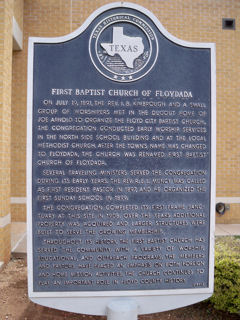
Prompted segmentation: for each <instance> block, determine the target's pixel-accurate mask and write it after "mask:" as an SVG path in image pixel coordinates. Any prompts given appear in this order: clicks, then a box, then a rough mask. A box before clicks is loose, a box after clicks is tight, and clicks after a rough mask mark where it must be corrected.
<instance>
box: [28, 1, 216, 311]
mask: <svg viewBox="0 0 240 320" xmlns="http://www.w3.org/2000/svg"><path fill="white" fill-rule="evenodd" d="M214 52H215V51H214V45H213V44H206V43H189V42H185V41H181V40H179V39H176V38H174V37H173V36H171V35H169V34H168V33H167V31H166V30H164V28H163V27H162V26H161V24H160V23H159V21H158V20H157V19H156V18H155V17H154V16H153V14H152V13H150V12H148V11H147V10H146V9H144V8H142V7H139V6H137V5H133V4H129V3H128V4H124V3H117V4H116V3H115V4H111V5H107V6H104V7H102V8H100V9H99V10H97V11H96V12H95V13H93V14H92V16H91V17H90V18H89V19H88V20H87V21H86V22H85V23H84V25H83V26H82V27H81V28H80V29H78V30H77V31H75V32H74V33H72V34H70V35H68V36H65V37H60V38H30V40H29V78H28V231H29V236H28V259H29V295H30V297H31V298H33V301H37V302H38V301H40V300H38V299H41V298H44V299H45V300H44V301H45V302H44V303H42V304H45V305H48V303H50V302H49V301H53V300H51V299H55V298H59V299H60V298H61V299H60V300H59V301H61V302H60V304H61V306H60V307H59V306H58V308H60V309H61V308H63V309H66V310H68V308H67V307H63V305H64V302H62V301H64V297H68V298H69V297H82V299H83V300H82V301H84V297H97V298H96V299H98V301H106V299H108V300H109V299H111V297H112V296H116V297H117V296H124V297H126V296H131V297H135V299H137V300H139V299H140V300H141V299H143V298H144V297H145V298H146V296H147V298H146V299H149V297H150V296H152V298H151V299H153V300H152V301H154V303H155V304H154V307H151V304H150V307H142V311H141V312H142V313H147V312H154V311H161V310H163V309H164V307H163V308H161V310H160V309H159V306H158V305H156V301H157V300H156V299H159V296H161V299H162V301H165V300H164V299H166V297H167V296H169V298H168V300H167V301H168V302H167V303H166V302H165V303H164V304H165V308H166V305H169V307H168V308H173V307H176V306H179V305H178V304H180V305H186V304H189V303H192V302H196V301H199V300H202V299H205V298H206V297H208V296H210V294H211V292H212V290H213V235H214V227H213V221H214V194H215V187H214V184H215V173H214V170H215V166H214V161H215V133H214V130H215V125H214V123H215V67H214V63H215V60H214V59H215V58H214ZM176 295H177V296H178V297H179V296H180V295H181V298H179V302H176V301H175V302H173V303H172V302H170V301H171V300H173V298H174V300H176ZM190 296H191V298H189V299H190V300H189V301H188V298H186V297H190ZM103 297H105V298H103ZM46 298H48V299H49V300H46ZM34 299H35V300H34ZM104 299H105V300H104ZM194 299H195V300H194ZM140 300H139V301H140ZM104 303H105V302H97V303H96V305H97V304H99V305H100V304H101V307H100V306H99V307H98V306H96V307H95V309H94V310H90V311H89V310H88V309H87V307H86V308H85V309H81V312H86V313H93V314H94V313H95V314H104V311H103V310H104V309H103V305H104ZM139 303H140V302H139ZM85 305H86V304H85ZM170 305H171V306H170ZM82 310H83V311H82ZM71 311H76V309H75V307H72V308H71Z"/></svg>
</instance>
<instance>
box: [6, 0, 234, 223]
mask: <svg viewBox="0 0 240 320" xmlns="http://www.w3.org/2000/svg"><path fill="white" fill-rule="evenodd" d="M109 2H111V1H109V0H90V1H89V0H34V1H32V0H25V1H24V47H23V51H22V52H17V53H14V56H13V96H12V99H13V105H12V110H13V112H12V182H11V193H12V194H11V196H12V197H20V198H23V197H26V186H25V176H26V155H25V147H26V142H25V141H26V83H27V41H28V37H29V36H39V37H45V36H49V37H50V36H51V37H55V36H60V35H65V34H68V33H69V32H71V31H73V30H75V29H76V28H78V27H79V26H80V25H81V24H82V23H83V22H84V21H85V19H86V18H87V17H88V16H89V15H90V14H91V13H92V12H93V11H94V10H96V9H97V8H99V7H100V6H102V5H104V4H107V3H109ZM132 2H134V3H137V4H140V5H142V6H144V7H146V8H147V9H149V10H150V11H152V12H153V13H154V14H155V15H156V16H157V17H158V19H159V20H160V22H161V23H162V24H163V26H164V27H165V28H166V29H167V30H168V31H169V32H170V33H171V34H173V35H174V36H176V37H178V38H180V39H183V40H188V41H196V42H215V43H216V51H217V197H220V198H221V197H235V198H238V200H239V199H240V148H239V142H240V117H239V102H240V91H239V87H240V78H239V74H240V73H239V71H240V70H239V69H240V55H239V52H240V50H239V49H240V36H239V32H240V31H239V30H240V23H239V16H240V3H239V1H236V0H228V1H223V0H208V1H202V0H161V1H160V0H142V1H134V0H132ZM222 18H235V19H236V30H234V31H233V30H223V29H222ZM19 119H21V121H19ZM12 219H13V220H17V221H25V205H24V204H19V205H18V204H16V203H15V204H14V205H13V207H12ZM217 222H218V223H240V204H234V205H230V210H229V211H227V213H226V214H225V215H224V216H222V217H218V216H217Z"/></svg>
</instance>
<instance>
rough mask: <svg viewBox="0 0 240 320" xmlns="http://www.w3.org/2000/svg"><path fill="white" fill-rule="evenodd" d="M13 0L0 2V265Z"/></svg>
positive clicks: (5, 225)
mask: <svg viewBox="0 0 240 320" xmlns="http://www.w3.org/2000/svg"><path fill="white" fill-rule="evenodd" d="M12 16H13V0H9V1H4V0H1V1H0V261H8V259H9V255H10V245H11V243H10V167H11V161H10V150H11V87H12Z"/></svg>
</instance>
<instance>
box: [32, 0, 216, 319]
mask: <svg viewBox="0 0 240 320" xmlns="http://www.w3.org/2000/svg"><path fill="white" fill-rule="evenodd" d="M114 8H130V9H134V10H137V11H140V12H142V13H143V14H145V15H147V16H148V17H149V18H150V19H151V20H152V21H153V22H154V23H155V25H156V26H157V28H158V29H159V30H160V32H161V33H162V34H163V35H164V36H165V37H166V38H167V39H169V40H170V41H172V42H174V43H176V44H178V45H180V46H184V47H189V48H207V49H210V51H211V195H210V207H211V208H210V209H211V210H210V213H211V216H210V226H209V228H210V239H209V246H210V248H209V287H208V288H202V289H199V288H196V289H172V290H144V291H140V290H136V291H101V292H40V293H39V292H34V291H33V261H32V250H33V248H32V101H33V58H34V44H35V43H60V42H66V41H69V40H71V39H73V38H75V37H76V36H78V35H80V34H81V33H82V32H83V31H84V30H85V29H86V28H87V27H88V26H89V24H90V23H91V22H92V21H93V20H94V19H95V18H96V17H97V16H98V15H100V14H101V13H103V12H105V11H107V10H110V9H114ZM215 171H216V55H215V44H214V43H200V42H196V43H195V42H188V41H184V40H180V39H178V38H176V37H175V36H173V35H171V34H170V33H169V32H168V31H167V30H166V29H165V28H164V27H163V26H162V24H161V23H160V22H159V20H158V18H157V17H156V16H155V15H154V14H153V13H152V12H150V11H149V10H147V9H146V8H144V7H142V6H140V5H137V4H133V3H129V2H114V3H110V4H107V5H105V6H103V7H100V8H99V9H97V10H96V11H95V12H93V13H92V14H91V15H90V16H89V17H88V19H87V20H86V21H85V22H84V23H83V25H82V26H81V27H80V28H78V29H77V30H75V31H74V32H72V33H70V34H68V35H66V36H63V37H56V38H40V37H31V38H29V46H28V93H27V230H28V241H27V255H28V292H29V298H30V299H31V300H32V301H33V302H35V303H38V304H41V305H44V306H48V307H52V308H56V309H61V310H66V311H71V312H77V313H86V314H95V315H106V306H107V305H108V303H109V302H111V301H112V300H113V299H116V298H125V299H126V298H129V299H134V300H135V301H136V303H137V304H138V306H139V314H147V313H154V312H160V311H165V310H171V309H175V308H179V307H183V306H186V305H189V304H193V303H196V302H199V301H202V300H204V299H207V298H208V297H210V296H211V294H212V293H213V284H214V231H215V190H216V187H215V180H216V172H215Z"/></svg>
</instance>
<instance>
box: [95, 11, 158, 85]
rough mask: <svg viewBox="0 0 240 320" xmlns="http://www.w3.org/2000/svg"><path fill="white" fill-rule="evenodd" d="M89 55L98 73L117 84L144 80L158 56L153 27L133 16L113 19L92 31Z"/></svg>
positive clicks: (117, 16) (126, 15)
mask: <svg viewBox="0 0 240 320" xmlns="http://www.w3.org/2000/svg"><path fill="white" fill-rule="evenodd" d="M89 53H90V57H91V60H92V62H93V64H94V66H95V67H96V69H97V70H98V71H99V72H100V73H101V74H102V75H104V76H105V77H107V78H109V79H111V80H114V81H118V82H131V81H135V80H138V79H140V78H142V77H144V76H145V75H146V74H147V73H148V72H149V71H150V70H151V69H152V68H153V66H154V64H155V62H156V59H157V56H158V42H157V38H156V35H155V33H154V31H153V29H152V28H151V26H150V25H149V24H148V23H147V22H146V21H145V20H143V19H142V18H140V17H137V16H134V15H131V14H116V15H111V16H108V17H106V18H105V19H103V20H102V21H101V22H99V23H98V24H97V25H96V26H95V28H94V29H93V31H92V33H91V36H90V41H89Z"/></svg>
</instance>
